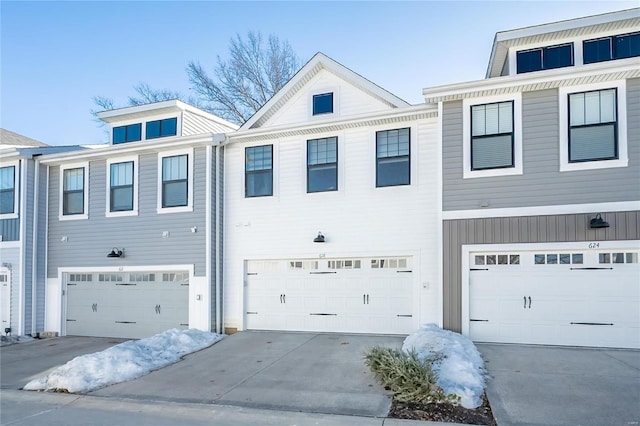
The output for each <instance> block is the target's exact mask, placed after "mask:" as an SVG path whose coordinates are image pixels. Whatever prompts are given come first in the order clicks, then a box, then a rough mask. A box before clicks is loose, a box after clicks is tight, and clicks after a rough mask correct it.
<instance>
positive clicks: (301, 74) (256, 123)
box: [240, 52, 410, 130]
mask: <svg viewBox="0 0 640 426" xmlns="http://www.w3.org/2000/svg"><path fill="white" fill-rule="evenodd" d="M323 69H324V70H327V71H329V72H331V73H333V74H335V75H337V76H338V77H340V78H342V79H344V80H346V81H348V82H349V83H351V84H353V85H354V86H355V87H357V88H359V89H360V90H362V91H364V92H366V93H368V94H369V95H371V96H373V97H374V98H376V99H378V100H379V101H381V102H383V103H385V104H387V105H389V106H390V107H391V108H402V107H408V106H410V104H409V103H407V102H405V101H404V100H402V99H400V98H399V97H397V96H396V95H394V94H392V93H390V92H388V91H387V90H385V89H383V88H382V87H380V86H378V85H377V84H374V83H373V82H371V81H370V80H367V79H366V78H364V77H362V76H361V75H360V74H358V73H355V72H353V71H351V70H350V69H349V68H347V67H345V66H344V65H342V64H340V63H338V62H336V61H335V60H333V59H331V58H330V57H328V56H327V55H325V54H324V53H322V52H318V53H316V54H315V55H314V56H313V58H311V59H310V60H309V62H307V63H306V64H305V65H304V66H303V67H302V68H301V69H300V70H299V71H298V72H297V73H296V74H295V75H294V76H293V77H292V78H291V80H289V81H288V82H287V84H285V85H284V86H283V87H282V88H281V89H280V90H279V91H278V92H277V93H276V94H275V95H273V97H272V98H271V99H269V100H268V101H267V103H265V104H264V105H263V106H262V107H261V108H260V109H259V110H258V111H256V113H255V114H253V115H252V116H251V118H249V119H248V120H247V121H246V122H245V123H244V124H243V125H242V126H240V129H241V130H246V129H251V128H256V127H260V126H262V125H263V124H264V123H265V122H266V121H267V120H268V119H269V118H271V117H272V116H273V115H274V114H275V113H276V112H277V111H278V110H279V109H280V108H282V106H283V105H284V104H285V103H286V102H287V101H288V100H289V99H291V98H292V97H293V96H294V95H295V94H296V93H297V92H298V91H299V90H300V89H301V88H302V87H303V86H304V85H305V84H306V83H307V82H309V80H311V79H312V78H313V77H314V76H316V75H317V74H318V73H319V72H320V71H321V70H323Z"/></svg>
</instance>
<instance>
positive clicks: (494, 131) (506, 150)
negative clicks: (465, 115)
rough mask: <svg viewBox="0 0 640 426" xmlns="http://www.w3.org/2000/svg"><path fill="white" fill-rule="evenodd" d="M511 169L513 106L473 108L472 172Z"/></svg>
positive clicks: (488, 105)
mask: <svg viewBox="0 0 640 426" xmlns="http://www.w3.org/2000/svg"><path fill="white" fill-rule="evenodd" d="M513 166H514V138H513V102H512V101H507V102H497V103H492V104H483V105H474V106H472V107H471V170H485V169H498V168H505V167H513Z"/></svg>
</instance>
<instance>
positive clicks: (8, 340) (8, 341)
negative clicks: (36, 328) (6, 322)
mask: <svg viewBox="0 0 640 426" xmlns="http://www.w3.org/2000/svg"><path fill="white" fill-rule="evenodd" d="M34 340H35V339H34V338H33V337H31V336H0V346H9V345H14V344H16V343H25V342H33V341H34Z"/></svg>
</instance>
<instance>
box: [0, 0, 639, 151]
mask: <svg viewBox="0 0 640 426" xmlns="http://www.w3.org/2000/svg"><path fill="white" fill-rule="evenodd" d="M638 5H639V2H638V1H637V0H634V1H537V2H524V1H499V2H486V1H446V2H445V1H413V2H398V1H393V2H392V1H387V2H371V1H367V2H365V1H358V2H305V1H297V2H268V1H261V2H243V1H235V2H217V1H181V2H172V1H141V2H120V1H84V2H71V1H64V2H52V1H48V2H30V1H6V0H3V1H2V2H1V3H0V15H1V27H0V28H1V34H0V39H1V64H0V65H1V70H0V89H1V92H0V97H1V99H0V126H1V127H3V128H5V129H8V130H11V131H14V132H17V133H20V134H23V135H25V136H28V137H31V138H34V139H37V140H40V141H42V142H45V143H48V144H51V145H74V144H93V143H102V142H105V141H106V135H105V133H104V130H102V129H100V128H99V127H98V125H97V123H96V122H95V121H94V120H93V117H92V116H91V114H90V110H91V109H92V108H95V105H94V103H93V101H92V97H93V96H95V95H103V96H107V97H110V98H112V99H113V100H114V101H115V103H116V106H123V105H125V104H126V101H127V96H128V95H131V94H133V86H134V85H136V84H137V83H140V82H146V83H148V84H149V85H151V86H152V87H154V88H167V89H172V90H177V91H180V92H184V93H187V94H188V92H189V82H188V79H187V76H186V73H185V67H186V65H187V63H188V62H189V61H190V60H195V61H199V62H201V63H202V64H203V65H204V66H205V68H207V69H208V70H211V69H213V66H214V64H215V60H216V56H217V55H220V56H221V57H225V56H226V55H227V51H228V45H229V39H230V38H232V37H234V36H235V35H236V34H241V35H244V34H246V33H247V32H248V31H251V30H254V31H259V32H262V33H263V34H264V35H265V36H266V35H268V34H275V35H277V36H279V37H280V38H282V39H286V40H288V41H289V43H290V44H291V45H292V47H293V49H294V50H295V51H296V53H297V54H298V55H299V56H300V58H301V59H302V60H303V61H307V60H308V59H310V58H311V56H313V54H314V53H316V52H318V51H321V52H323V53H325V54H326V55H328V56H330V57H332V58H333V59H335V60H337V61H338V62H340V63H342V64H343V65H345V66H346V67H348V68H350V69H352V70H353V71H355V72H357V73H359V74H361V75H362V76H364V77H366V78H368V79H369V80H371V81H373V82H374V83H376V84H378V85H379V86H382V87H383V88H385V89H387V90H388V91H390V92H392V93H394V94H395V95H397V96H399V97H401V98H403V99H405V100H406V101H408V102H410V103H412V104H417V103H421V102H423V98H422V95H421V93H422V89H423V88H424V87H433V86H439V85H443V84H450V83H459V82H463V81H472V80H479V79H482V78H484V75H485V71H486V68H487V63H488V60H489V54H490V52H491V46H492V43H493V37H494V35H495V33H496V32H498V31H505V30H511V29H516V28H521V27H525V26H531V25H537V24H543V23H547V22H553V21H559V20H565V19H571V18H577V17H582V16H588V15H593V14H599V13H604V12H610V11H615V10H622V9H629V8H633V7H638Z"/></svg>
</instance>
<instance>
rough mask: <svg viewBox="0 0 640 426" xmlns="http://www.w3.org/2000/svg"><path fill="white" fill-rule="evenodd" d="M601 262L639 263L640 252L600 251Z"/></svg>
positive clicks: (599, 258)
mask: <svg viewBox="0 0 640 426" xmlns="http://www.w3.org/2000/svg"><path fill="white" fill-rule="evenodd" d="M598 260H599V263H638V253H600V254H599V255H598Z"/></svg>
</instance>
